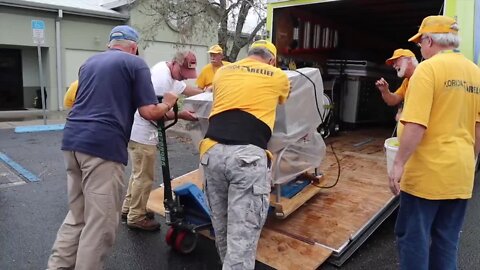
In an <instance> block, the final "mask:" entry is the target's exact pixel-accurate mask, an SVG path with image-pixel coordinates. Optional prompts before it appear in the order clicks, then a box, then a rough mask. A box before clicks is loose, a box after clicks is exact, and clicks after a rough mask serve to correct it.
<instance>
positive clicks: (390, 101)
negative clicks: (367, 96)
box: [375, 49, 418, 121]
mask: <svg viewBox="0 0 480 270" xmlns="http://www.w3.org/2000/svg"><path fill="white" fill-rule="evenodd" d="M385 63H386V64H387V65H390V66H392V67H393V68H394V69H395V70H396V71H397V76H398V77H400V78H404V79H403V82H402V85H400V87H399V88H398V89H397V90H396V91H395V92H393V93H392V92H390V89H389V84H388V82H387V81H386V80H385V79H384V78H380V80H378V81H376V82H375V86H377V88H378V90H379V91H380V93H381V94H382V98H383V101H385V103H387V105H389V106H396V105H399V104H400V103H401V102H402V101H403V99H404V98H405V93H406V92H407V88H408V80H409V79H410V77H412V75H413V72H414V71H415V68H416V67H417V65H418V60H417V58H416V57H415V54H414V53H413V52H412V51H410V50H407V49H397V50H395V51H394V52H393V55H392V57H390V58H388V59H387V60H386V61H385ZM401 112H402V108H399V109H398V112H397V117H396V118H395V120H397V121H398V118H399V117H400V113H401Z"/></svg>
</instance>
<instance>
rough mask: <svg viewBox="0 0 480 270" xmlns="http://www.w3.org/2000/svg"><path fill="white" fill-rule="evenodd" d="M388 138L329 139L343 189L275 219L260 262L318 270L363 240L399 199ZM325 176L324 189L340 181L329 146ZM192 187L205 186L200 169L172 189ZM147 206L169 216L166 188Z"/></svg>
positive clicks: (153, 195) (365, 135)
mask: <svg viewBox="0 0 480 270" xmlns="http://www.w3.org/2000/svg"><path fill="white" fill-rule="evenodd" d="M388 133H389V132H388V131H383V132H382V131H381V130H379V131H375V130H373V131H372V130H370V131H367V132H362V131H360V132H350V133H346V134H342V135H341V136H338V137H334V138H331V139H330V140H327V144H328V145H329V143H332V142H333V149H334V152H335V153H336V156H337V157H338V159H339V161H340V168H341V174H340V178H339V181H338V184H337V185H336V186H335V187H333V188H331V189H320V192H319V193H318V194H316V195H314V196H313V197H312V198H311V199H310V200H308V201H307V202H305V203H301V205H295V208H296V206H300V207H298V209H296V210H295V211H294V212H292V214H290V215H289V216H288V217H287V218H285V219H277V218H275V217H269V219H268V220H267V223H266V225H265V227H264V229H263V231H262V234H261V238H260V241H259V244H258V250H257V260H259V261H260V262H262V263H264V264H267V265H269V266H271V267H273V268H276V269H316V268H318V267H319V266H320V265H321V264H322V263H324V262H325V261H326V260H327V259H328V258H329V257H330V256H331V255H332V254H336V253H339V252H341V251H342V250H343V249H344V248H345V247H346V246H348V245H349V244H350V243H351V242H352V241H354V240H355V239H357V238H358V235H359V234H361V233H362V232H363V231H364V229H365V227H367V226H368V225H369V224H371V223H372V220H373V219H374V218H375V217H376V216H377V215H378V214H379V213H381V212H382V209H385V208H386V207H387V206H389V205H391V203H392V200H393V199H394V196H393V195H392V194H391V193H390V191H389V188H388V179H387V172H386V162H385V157H384V156H385V155H384V152H383V142H384V140H385V138H387V137H388V135H389V134H388ZM320 171H321V172H322V173H323V174H324V181H323V182H322V183H321V184H322V185H323V186H328V185H330V184H332V183H334V182H335V180H336V179H337V175H338V164H337V161H336V158H335V155H334V154H333V152H332V149H331V148H330V147H329V146H328V147H327V155H326V158H325V160H324V161H323V163H322V165H321V167H320ZM186 182H191V183H194V184H196V185H197V186H199V187H200V188H202V187H203V183H202V180H201V179H200V177H199V174H198V171H197V170H195V171H193V172H190V173H187V174H186V175H183V176H181V177H178V178H177V179H175V180H174V181H172V187H176V186H179V185H181V184H183V183H186ZM306 192H309V191H306ZM294 198H295V197H294ZM272 199H274V196H272ZM292 199H293V198H292ZM147 207H148V208H149V209H151V210H152V211H154V212H157V213H159V214H163V213H164V207H163V188H158V189H156V190H154V191H152V193H151V194H150V199H149V201H148V204H147ZM373 229H375V228H373Z"/></svg>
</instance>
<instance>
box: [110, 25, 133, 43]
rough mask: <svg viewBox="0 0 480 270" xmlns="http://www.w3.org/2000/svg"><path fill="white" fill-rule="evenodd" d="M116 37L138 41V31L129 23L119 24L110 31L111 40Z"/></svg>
mask: <svg viewBox="0 0 480 270" xmlns="http://www.w3.org/2000/svg"><path fill="white" fill-rule="evenodd" d="M114 39H117V40H131V41H133V42H138V32H137V30H135V29H133V28H132V27H130V26H128V25H118V26H115V27H114V28H113V29H112V31H111V32H110V41H112V40H114Z"/></svg>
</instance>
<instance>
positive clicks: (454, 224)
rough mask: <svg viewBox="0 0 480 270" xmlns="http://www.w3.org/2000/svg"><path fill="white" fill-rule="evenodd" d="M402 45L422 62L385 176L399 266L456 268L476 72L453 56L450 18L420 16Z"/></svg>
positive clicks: (471, 152)
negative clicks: (393, 200)
mask: <svg viewBox="0 0 480 270" xmlns="http://www.w3.org/2000/svg"><path fill="white" fill-rule="evenodd" d="M409 41H413V42H415V43H417V44H418V45H419V46H420V47H421V53H422V56H423V57H424V58H425V59H427V60H425V61H423V62H422V63H420V64H419V65H418V67H417V68H416V70H415V74H414V75H413V76H412V78H411V79H410V83H409V91H408V92H407V95H406V97H405V107H404V111H403V113H402V117H401V118H400V121H401V122H402V123H403V124H404V125H405V126H404V128H403V131H402V132H401V134H399V136H400V147H399V150H398V153H397V155H396V158H395V161H394V165H393V169H392V171H391V173H390V176H389V178H390V188H391V189H392V192H393V193H394V194H400V208H399V212H398V217H397V224H396V229H395V233H396V236H397V240H398V241H397V242H398V249H399V255H400V268H401V269H457V259H456V258H457V249H458V242H459V237H460V230H461V227H462V224H463V220H464V216H465V209H466V205H467V199H469V198H471V196H472V189H473V180H474V165H475V157H476V156H477V154H478V152H479V146H480V123H479V122H480V69H479V68H478V67H477V66H476V65H475V64H474V63H473V62H471V61H470V60H468V59H467V58H465V57H464V56H463V55H462V54H460V52H459V51H458V50H456V48H458V46H459V38H458V25H457V23H456V22H455V20H454V19H452V18H449V17H446V16H429V17H426V18H425V19H424V20H423V22H422V24H421V26H420V28H419V31H418V33H417V34H416V35H415V36H413V37H412V38H410V39H409Z"/></svg>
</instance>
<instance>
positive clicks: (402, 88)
mask: <svg viewBox="0 0 480 270" xmlns="http://www.w3.org/2000/svg"><path fill="white" fill-rule="evenodd" d="M408 80H409V79H408V78H405V79H403V81H402V84H401V85H400V87H398V89H397V91H395V92H394V94H397V95H399V96H401V97H402V98H403V99H405V95H406V93H407V89H408ZM399 110H401V109H399ZM402 132H403V124H402V122H398V123H397V134H400V133H402Z"/></svg>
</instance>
